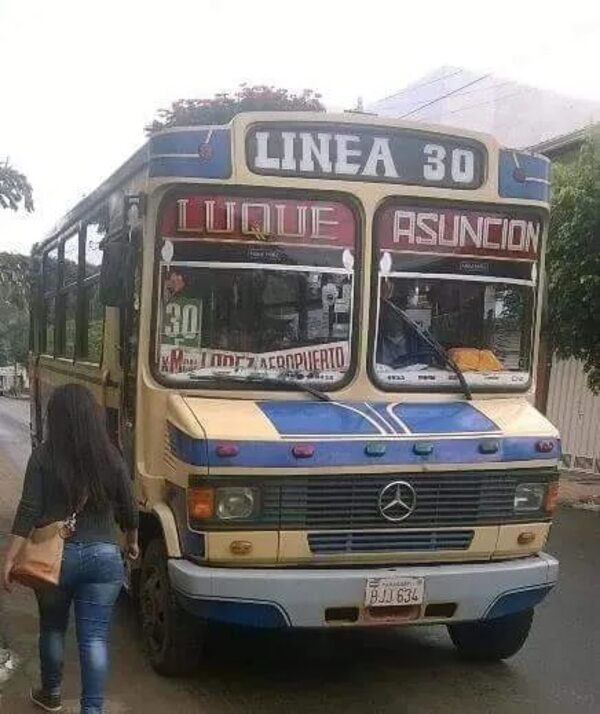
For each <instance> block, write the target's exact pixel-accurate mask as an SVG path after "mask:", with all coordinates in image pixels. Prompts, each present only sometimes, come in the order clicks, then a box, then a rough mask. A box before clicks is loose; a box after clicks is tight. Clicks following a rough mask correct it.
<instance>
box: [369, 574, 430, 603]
mask: <svg viewBox="0 0 600 714" xmlns="http://www.w3.org/2000/svg"><path fill="white" fill-rule="evenodd" d="M424 594H425V578H394V577H387V578H368V579H367V585H366V587H365V606H366V607H398V606H400V605H420V604H421V603H422V602H423V597H424Z"/></svg>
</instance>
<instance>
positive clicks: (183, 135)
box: [149, 129, 232, 178]
mask: <svg viewBox="0 0 600 714" xmlns="http://www.w3.org/2000/svg"><path fill="white" fill-rule="evenodd" d="M178 154H180V156H178ZM231 171H232V168H231V135H230V132H229V131H228V130H217V129H215V130H214V131H212V132H210V131H209V130H198V131H189V132H186V131H184V132H174V133H170V134H164V135H158V136H154V137H152V138H151V139H150V167H149V172H150V176H151V177H154V176H182V177H185V178H229V176H231Z"/></svg>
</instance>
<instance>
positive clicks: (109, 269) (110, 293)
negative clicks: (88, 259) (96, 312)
mask: <svg viewBox="0 0 600 714" xmlns="http://www.w3.org/2000/svg"><path fill="white" fill-rule="evenodd" d="M103 252H104V255H103V257H102V269H101V271H100V301H101V302H102V304H103V305H105V306H106V307H123V306H125V305H127V303H128V302H129V301H130V299H131V295H132V289H133V270H134V264H135V253H136V250H135V246H134V245H132V244H131V243H121V242H119V241H115V242H112V243H106V244H105V245H104V251H103Z"/></svg>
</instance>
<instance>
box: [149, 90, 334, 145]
mask: <svg viewBox="0 0 600 714" xmlns="http://www.w3.org/2000/svg"><path fill="white" fill-rule="evenodd" d="M256 111H290V112H294V111H295V112H301V111H305V112H306V111H312V112H323V111H325V106H324V105H323V104H322V102H321V95H320V94H318V93H317V92H314V91H313V90H312V89H305V90H304V91H302V92H300V93H297V94H296V93H294V92H290V91H289V90H288V89H280V88H277V87H269V86H266V85H257V86H248V85H246V84H242V85H240V87H239V88H238V89H237V90H236V91H235V92H234V93H233V94H229V93H227V92H225V93H223V94H216V95H215V96H214V97H212V98H211V99H179V100H177V101H176V102H173V104H172V105H171V107H170V108H169V109H159V110H158V112H157V114H158V116H157V118H156V119H155V120H154V121H153V122H152V123H151V124H149V125H148V126H147V127H146V132H147V133H148V134H154V133H155V132H157V131H161V129H170V128H171V127H174V126H198V125H203V124H227V123H229V122H230V121H231V120H232V119H233V117H234V116H235V115H236V114H239V113H240V112H256Z"/></svg>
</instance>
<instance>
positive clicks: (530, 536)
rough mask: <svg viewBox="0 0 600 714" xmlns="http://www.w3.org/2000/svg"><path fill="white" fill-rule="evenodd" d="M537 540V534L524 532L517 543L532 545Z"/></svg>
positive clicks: (520, 534)
mask: <svg viewBox="0 0 600 714" xmlns="http://www.w3.org/2000/svg"><path fill="white" fill-rule="evenodd" d="M534 540H535V533H533V532H532V531H523V532H522V533H519V537H518V538H517V543H518V544H519V545H531V543H533V541H534Z"/></svg>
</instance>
